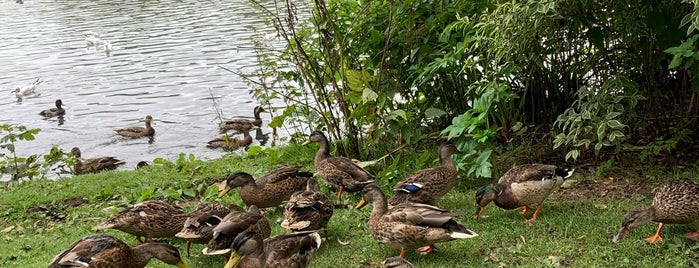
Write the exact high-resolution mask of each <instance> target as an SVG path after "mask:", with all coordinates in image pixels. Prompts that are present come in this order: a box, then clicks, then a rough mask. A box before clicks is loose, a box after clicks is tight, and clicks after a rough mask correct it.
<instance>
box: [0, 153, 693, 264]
mask: <svg viewBox="0 0 699 268" xmlns="http://www.w3.org/2000/svg"><path fill="white" fill-rule="evenodd" d="M316 149H317V147H313V146H307V147H301V146H296V145H290V146H286V147H280V148H278V149H264V150H262V149H260V148H252V149H251V150H249V151H248V153H247V154H245V155H228V156H225V157H222V158H220V159H216V160H212V161H202V160H199V159H196V158H194V157H191V156H189V155H182V156H181V157H180V158H179V159H178V160H176V161H174V162H171V161H166V160H163V159H156V160H154V161H153V164H152V165H151V166H149V167H146V168H143V169H141V170H136V171H130V170H123V171H109V172H103V173H99V174H90V175H83V176H75V177H71V178H62V179H59V180H56V181H48V180H38V181H27V182H23V183H20V184H18V185H16V186H14V187H12V188H0V213H2V217H1V218H0V267H46V266H47V264H48V263H49V262H50V261H51V259H52V258H53V257H54V256H55V255H56V254H58V253H59V252H60V251H62V250H63V249H64V248H66V247H67V246H69V245H70V244H71V243H72V242H73V241H75V240H76V239H79V238H81V237H84V236H87V235H91V234H94V232H93V231H91V228H92V226H94V225H96V224H98V223H99V222H101V221H102V220H104V219H106V218H107V217H108V216H109V215H111V214H113V213H114V212H116V211H117V210H119V209H121V208H123V207H126V206H128V205H131V204H134V203H137V202H140V201H143V200H148V199H160V200H166V201H168V202H171V203H174V204H176V205H179V206H181V207H183V208H184V209H191V208H192V207H194V206H196V204H197V202H201V201H208V202H221V203H236V204H239V205H242V201H241V200H240V199H239V197H238V196H237V191H234V192H233V193H231V194H228V195H227V196H224V197H222V198H218V197H217V195H216V193H217V188H216V186H215V183H216V182H218V181H220V180H222V179H223V178H224V177H225V176H226V175H227V174H229V173H230V172H233V171H237V170H241V171H246V172H249V173H251V174H253V175H254V176H255V177H258V176H260V175H262V174H264V173H265V172H267V171H269V170H271V169H273V168H275V167H276V166H277V165H279V164H291V165H302V166H304V169H306V170H313V164H312V163H313V154H314V153H315V150H316ZM402 161H411V165H404V166H403V167H399V168H397V169H395V170H394V171H391V172H386V171H385V170H384V171H376V170H373V171H374V172H375V173H376V174H378V175H379V176H378V177H379V178H378V179H377V182H378V183H379V184H380V185H381V187H382V188H383V189H384V191H386V190H388V189H389V188H390V185H391V184H393V183H395V181H397V180H398V178H400V177H404V176H405V175H406V174H408V173H410V172H412V171H414V170H416V169H419V168H423V167H426V166H433V165H436V152H434V153H422V152H420V153H417V154H415V155H412V156H411V155H405V156H403V160H402ZM379 165H381V163H380V164H379ZM383 165H384V166H385V167H390V166H391V163H383ZM393 166H397V165H393ZM370 168H377V167H370ZM386 169H389V168H386ZM609 171H613V170H608V172H607V173H609ZM644 174H652V175H645V176H644V177H630V176H629V175H624V177H615V178H613V180H610V179H609V178H608V176H599V175H595V174H594V173H593V172H590V173H585V172H584V171H578V172H577V173H576V174H575V175H574V176H573V177H572V178H571V182H573V183H572V184H571V185H570V186H567V187H565V188H563V189H561V190H559V191H557V192H556V193H554V194H553V195H552V196H551V197H550V198H549V199H548V200H546V202H545V203H544V207H543V210H542V213H541V215H540V217H539V218H538V219H537V220H536V222H534V223H533V224H531V225H529V224H526V223H525V222H524V220H525V219H526V218H528V217H529V216H531V214H528V215H526V216H523V215H519V214H518V213H517V211H505V210H502V209H500V208H497V207H496V206H494V205H490V206H488V207H487V208H486V210H485V212H484V214H483V215H484V216H483V217H482V218H481V219H477V220H475V219H471V218H470V217H469V216H470V215H471V214H472V213H474V212H475V210H476V205H475V203H474V190H475V188H476V187H477V186H479V185H481V184H484V183H486V182H487V181H485V180H479V181H471V180H469V179H467V178H466V177H462V178H460V179H461V181H460V183H459V184H458V185H457V187H456V188H455V189H454V190H453V191H452V192H450V193H449V194H448V195H447V196H445V197H444V198H443V199H442V201H441V205H442V206H443V207H445V208H447V209H450V210H461V211H463V212H464V216H463V217H461V218H459V219H458V221H459V222H461V223H463V224H464V225H465V226H466V227H468V228H469V229H471V230H473V231H475V232H477V233H478V234H479V236H478V237H476V238H473V239H466V240H460V241H452V242H448V243H441V244H438V245H437V249H436V250H435V252H434V253H433V254H431V255H428V256H420V255H417V254H416V253H414V252H409V253H408V255H407V258H408V259H409V260H410V261H411V262H412V263H413V264H415V266H416V267H507V266H510V267H512V266H515V267H611V266H614V267H624V266H627V267H654V266H668V267H669V266H696V265H697V263H696V262H697V261H695V260H699V253H697V250H698V249H699V246H697V244H696V243H695V242H693V241H690V240H688V239H686V238H684V237H683V236H682V234H683V233H684V232H686V231H690V230H694V229H695V228H697V227H698V226H697V225H696V224H691V225H667V226H666V228H665V229H664V232H663V235H664V237H665V240H663V241H662V242H661V243H658V244H655V245H650V244H647V243H646V242H645V241H643V240H642V239H643V238H644V237H647V236H649V235H651V234H652V233H653V232H654V231H655V228H656V227H657V224H654V223H648V224H645V225H643V226H641V227H639V228H638V229H636V230H633V231H632V232H631V233H630V234H629V235H628V236H627V238H626V239H625V240H623V241H622V242H621V243H619V244H613V243H611V237H612V236H613V235H614V234H615V233H616V231H617V229H618V228H619V225H620V221H621V218H622V216H623V214H624V213H625V212H626V211H628V210H631V209H640V208H643V207H645V206H648V205H649V204H650V199H649V198H648V196H649V193H650V189H652V187H653V186H656V185H658V184H660V183H662V182H663V181H666V180H669V179H675V178H695V177H696V171H695V170H694V169H688V170H684V171H680V172H677V171H674V172H663V171H648V172H644ZM389 177H392V178H393V179H391V180H390V181H388V180H387V179H386V178H389ZM640 180H645V182H646V183H644V185H647V187H646V188H648V189H647V191H639V188H638V187H632V186H634V185H637V182H638V181H640ZM610 182H611V183H610ZM610 189H613V190H610ZM625 189H628V190H625ZM324 190H326V191H328V193H330V194H329V196H331V198H335V199H336V197H335V195H334V194H335V191H334V190H328V189H327V188H324ZM582 190H584V191H582ZM358 200H359V194H358V193H354V194H347V195H345V196H343V199H342V200H337V199H336V200H335V202H336V203H338V204H339V205H338V207H337V208H336V210H335V214H334V215H333V218H332V219H331V221H330V224H329V227H328V229H329V235H330V237H329V238H328V239H327V240H326V241H325V242H324V244H323V245H322V246H321V248H320V250H319V251H318V253H317V255H316V259H315V260H314V261H313V264H312V267H379V263H380V262H381V261H382V260H383V259H384V258H386V257H389V256H394V255H397V254H398V251H397V250H394V249H391V248H388V247H386V246H384V245H381V244H379V243H377V242H376V241H375V240H374V239H373V238H372V237H371V235H370V234H369V230H368V226H367V222H368V218H369V214H370V212H371V206H367V207H365V208H363V209H362V210H357V209H354V204H356V202H357V201H358ZM266 216H267V217H268V219H269V220H270V222H271V223H272V226H273V234H274V235H276V234H282V233H285V230H284V229H282V228H280V227H279V223H281V221H282V212H281V209H280V208H276V209H271V210H269V211H267V212H266ZM106 233H108V234H111V235H114V236H117V237H119V238H121V239H123V240H124V241H126V242H127V243H129V244H131V245H135V244H136V241H135V239H134V238H133V237H132V236H130V235H128V234H125V233H121V232H119V231H115V230H107V231H106ZM170 242H171V243H174V244H175V245H177V246H178V247H179V248H180V251H181V253H182V255H183V257H184V256H185V252H184V248H185V243H184V241H182V240H179V239H175V238H173V239H172V240H170ZM346 243H347V244H346ZM345 244H346V245H345ZM203 247H204V245H192V250H191V252H192V253H193V255H192V256H191V257H184V258H185V259H184V261H185V262H186V263H187V264H188V265H189V266H190V267H221V266H222V265H223V263H224V261H223V259H222V257H210V256H203V255H202V254H201V249H202V248H203ZM148 267H168V266H167V265H165V264H163V263H161V262H159V261H156V260H153V261H151V262H150V264H149V266H148Z"/></svg>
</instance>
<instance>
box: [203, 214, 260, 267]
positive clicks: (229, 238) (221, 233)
mask: <svg viewBox="0 0 699 268" xmlns="http://www.w3.org/2000/svg"><path fill="white" fill-rule="evenodd" d="M246 230H248V231H251V232H255V233H257V234H259V235H260V236H261V237H262V238H263V239H264V238H267V237H269V236H270V235H271V234H272V228H271V227H270V225H269V221H268V220H267V218H265V216H263V215H262V214H261V213H260V210H259V209H258V208H257V207H256V206H254V205H252V206H250V207H249V208H248V211H243V212H238V211H234V212H231V213H228V215H226V217H224V218H223V219H222V220H221V222H220V223H219V224H218V225H217V226H216V227H214V234H213V237H212V238H211V240H210V241H209V243H208V244H207V245H206V248H204V249H203V250H202V253H204V255H222V254H227V253H229V252H230V251H231V243H233V240H234V239H235V237H236V236H237V235H238V234H239V233H241V232H243V231H246Z"/></svg>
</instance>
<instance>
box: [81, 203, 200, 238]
mask: <svg viewBox="0 0 699 268" xmlns="http://www.w3.org/2000/svg"><path fill="white" fill-rule="evenodd" d="M187 217H188V214H187V213H186V212H184V211H182V210H180V209H178V208H175V207H173V206H171V205H170V204H167V203H164V202H162V201H157V200H148V201H144V202H142V203H138V204H135V205H133V206H131V207H128V208H125V209H123V210H121V211H119V212H117V213H116V214H114V215H112V216H111V217H109V218H108V219H107V220H106V221H104V222H103V223H101V224H99V225H97V226H95V227H93V228H92V230H93V231H97V230H104V229H109V228H111V229H117V230H120V231H122V232H125V233H129V234H132V235H135V236H136V239H137V240H138V242H139V243H143V240H142V239H141V237H142V236H145V237H146V238H147V239H148V241H152V238H157V237H172V236H174V235H175V234H176V233H177V232H179V231H180V229H182V225H183V224H184V221H185V220H186V219H187Z"/></svg>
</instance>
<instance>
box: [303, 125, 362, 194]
mask: <svg viewBox="0 0 699 268" xmlns="http://www.w3.org/2000/svg"><path fill="white" fill-rule="evenodd" d="M311 142H317V143H320V148H318V152H316V155H315V159H314V160H313V161H314V164H315V168H316V174H317V175H320V176H321V177H323V178H324V179H325V180H326V181H327V182H328V184H330V185H332V186H333V187H335V188H338V191H337V197H338V198H341V197H342V193H343V191H347V192H357V191H361V190H362V188H363V187H364V185H365V184H366V182H371V181H372V180H373V179H374V175H372V174H371V173H369V171H366V170H365V169H363V168H361V167H360V166H358V165H357V164H355V163H354V162H353V161H352V160H350V159H349V158H347V157H342V156H335V157H333V156H331V155H330V143H329V142H328V138H327V137H325V134H323V132H321V131H313V132H312V133H311V135H310V136H309V138H308V141H306V142H304V143H303V144H304V145H306V144H309V143H311Z"/></svg>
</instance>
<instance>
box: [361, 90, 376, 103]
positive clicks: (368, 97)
mask: <svg viewBox="0 0 699 268" xmlns="http://www.w3.org/2000/svg"><path fill="white" fill-rule="evenodd" d="M378 97H379V94H376V92H374V91H373V90H371V89H370V88H365V89H364V92H362V102H363V103H367V102H372V101H375V100H376V98H378Z"/></svg>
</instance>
